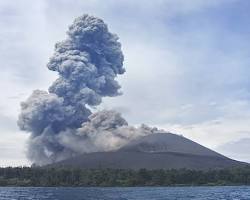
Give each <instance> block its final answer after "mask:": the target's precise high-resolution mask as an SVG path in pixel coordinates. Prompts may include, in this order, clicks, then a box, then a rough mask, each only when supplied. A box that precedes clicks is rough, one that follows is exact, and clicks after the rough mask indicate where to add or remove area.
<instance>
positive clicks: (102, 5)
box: [0, 0, 250, 166]
mask: <svg viewBox="0 0 250 200" xmlns="http://www.w3.org/2000/svg"><path fill="white" fill-rule="evenodd" d="M249 9H250V2H249V1H243V0H189V1H186V0H155V1H149V0H148V1H146V0H138V1H136V2H135V1H133V0H120V1H117V0H106V1H102V0H74V1H70V0H53V1H50V0H36V1H33V0H23V1H18V0H13V1H9V0H0V59H1V73H0V90H1V91H2V92H1V96H0V109H1V112H0V132H1V137H0V166H7V165H28V164H29V162H28V161H27V159H26V158H25V144H26V141H27V138H28V136H29V134H27V133H24V132H21V131H19V130H18V128H17V126H16V120H17V116H18V113H19V110H20V108H19V104H20V102H21V101H24V100H25V99H26V98H27V97H28V96H29V95H30V93H31V92H32V90H34V89H37V88H39V89H45V90H46V89H47V88H48V86H49V85H51V82H52V81H53V80H54V79H55V78H56V74H55V73H53V72H51V71H49V70H47V69H46V63H47V62H48V59H49V57H50V56H51V55H52V53H53V49H54V44H55V42H57V41H60V40H62V39H64V38H65V32H66V30H67V27H68V25H69V24H71V23H72V21H73V19H74V18H75V17H77V16H80V15H82V14H84V13H88V14H92V15H95V16H98V17H101V18H103V19H104V20H105V22H106V23H107V24H108V25H109V29H110V31H111V32H114V33H116V34H117V35H118V36H119V37H120V41H121V43H122V49H123V52H124V55H125V63H124V65H125V68H126V71H127V72H126V73H125V74H124V75H123V76H121V77H119V82H120V84H121V85H122V92H123V95H121V96H119V97H116V98H105V99H104V103H103V104H102V105H101V106H99V107H98V108H96V109H97V110H100V109H103V108H105V109H116V110H118V111H120V112H121V113H122V114H123V116H124V117H125V118H126V119H127V121H128V122H129V123H130V124H131V125H139V124H141V123H145V124H148V125H151V126H157V127H159V128H163V129H165V130H167V131H171V132H174V133H178V134H182V135H184V136H185V137H187V138H190V139H192V140H194V141H196V142H199V143H201V144H202V145H205V146H207V147H209V148H212V149H214V150H217V151H219V152H221V153H224V154H225V155H227V156H229V157H231V158H234V159H239V160H243V161H249V162H250V78H249V77H250V68H249V66H250V57H249V53H250V47H249V43H248V42H249V41H250V26H249V19H250V13H249Z"/></svg>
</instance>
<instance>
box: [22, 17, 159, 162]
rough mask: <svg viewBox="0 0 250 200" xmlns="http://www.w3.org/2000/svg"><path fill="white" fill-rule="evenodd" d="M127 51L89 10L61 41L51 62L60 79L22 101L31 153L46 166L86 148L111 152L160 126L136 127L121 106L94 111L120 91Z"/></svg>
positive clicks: (33, 157) (82, 151) (24, 125)
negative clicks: (125, 116) (104, 100)
mask: <svg viewBox="0 0 250 200" xmlns="http://www.w3.org/2000/svg"><path fill="white" fill-rule="evenodd" d="M123 60H124V57H123V53H122V51H121V44H120V43H119V41H118V37H117V36H116V35H115V34H112V33H110V32H109V30H108V27H107V25H106V24H105V23H104V22H103V20H102V19H99V18H96V17H93V16H89V15H83V16H81V17H78V18H76V19H75V21H74V22H73V24H72V25H71V26H69V30H68V31H67V38H66V39H65V40H64V41H62V42H58V43H57V44H56V45H55V52H54V55H53V56H52V57H51V58H50V60H49V63H48V64H47V67H48V69H49V70H52V71H56V72H57V73H58V75H59V78H58V79H57V80H55V82H54V83H53V84H52V85H51V86H50V87H49V89H48V92H47V91H41V90H35V91H33V93H32V94H31V96H30V97H29V98H28V99H27V100H26V101H25V102H22V103H21V113H20V115H19V118H18V122H17V123H18V126H19V127H20V129H21V130H24V131H26V132H30V133H31V135H30V138H29V141H28V150H27V156H28V158H29V159H30V160H31V161H32V162H33V163H36V164H37V165H45V164H49V163H53V162H57V161H60V160H63V159H67V158H69V157H72V156H76V155H79V154H82V153H90V152H100V151H111V150H115V149H118V148H119V147H121V146H123V145H125V144H126V143H128V142H129V141H130V140H132V139H135V138H137V137H140V136H143V135H147V134H151V133H153V132H155V131H157V130H156V129H155V128H149V127H147V126H145V125H142V126H141V127H139V128H135V127H131V126H129V125H128V123H127V122H126V120H125V119H123V118H122V117H121V115H120V114H119V113H117V112H115V111H112V110H110V111H107V110H103V111H100V112H96V113H94V114H92V112H91V110H90V108H91V107H94V106H97V105H99V104H100V103H101V102H102V97H107V96H109V97H113V96H117V95H120V94H121V93H120V92H119V89H120V85H119V84H118V82H117V81H116V80H115V78H116V77H117V75H120V74H123V73H124V72H125V69H124V68H123Z"/></svg>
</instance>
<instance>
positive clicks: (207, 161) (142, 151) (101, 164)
mask: <svg viewBox="0 0 250 200" xmlns="http://www.w3.org/2000/svg"><path fill="white" fill-rule="evenodd" d="M245 165H248V164H247V163H243V162H239V161H236V160H232V159H230V158H228V157H225V156H223V155H221V154H219V153H217V152H215V151H213V150H210V149H208V148H206V147H204V146H202V145H200V144H198V143H196V142H194V141H192V140H189V139H187V138H185V137H183V136H180V135H176V134H172V133H155V134H151V135H148V136H144V137H141V138H139V139H136V140H133V141H131V142H130V143H128V144H127V145H126V146H123V147H122V148H120V149H118V150H116V151H109V152H94V153H85V154H82V155H79V156H76V157H73V158H70V159H67V160H63V161H60V162H57V163H54V164H51V165H50V166H52V167H77V168H85V169H100V168H103V169H104V168H110V169H134V170H137V169H142V168H144V169H181V168H186V169H193V170H209V169H224V168H232V167H242V166H245Z"/></svg>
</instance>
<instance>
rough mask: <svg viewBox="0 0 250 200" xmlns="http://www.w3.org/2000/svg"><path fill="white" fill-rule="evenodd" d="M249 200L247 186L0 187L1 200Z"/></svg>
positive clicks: (249, 188) (249, 195) (249, 194)
mask: <svg viewBox="0 0 250 200" xmlns="http://www.w3.org/2000/svg"><path fill="white" fill-rule="evenodd" d="M114 199H115V200H149V199H150V200H168V199H170V200H175V199H178V200H179V199H185V200H189V199H190V200H191V199H192V200H250V187H247V186H239V187H238V186H237V187H131V188H129V187H127V188H120V187H115V188H112V187H110V188H102V187H97V188H94V187H92V188H86V187H85V188H83V187H77V188H73V187H56V188H49V187H38V188H35V187H27V188H25V187H0V200H114Z"/></svg>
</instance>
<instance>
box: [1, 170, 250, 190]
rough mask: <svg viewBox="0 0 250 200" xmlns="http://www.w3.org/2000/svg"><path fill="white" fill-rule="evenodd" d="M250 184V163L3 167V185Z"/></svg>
mask: <svg viewBox="0 0 250 200" xmlns="http://www.w3.org/2000/svg"><path fill="white" fill-rule="evenodd" d="M188 185H250V167H245V168H233V169H222V170H209V171H195V170H187V169H180V170H174V169H172V170H146V169H140V170H137V171H135V170H122V169H95V170H94V169H89V170H86V169H73V168H42V167H32V168H30V167H15V168H12V167H7V168H0V186H188Z"/></svg>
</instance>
